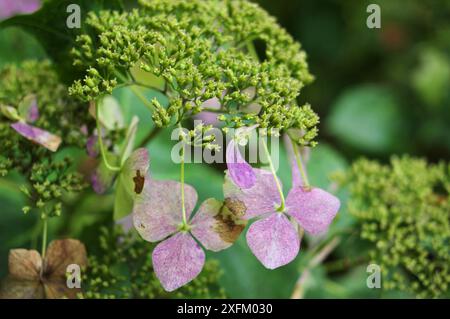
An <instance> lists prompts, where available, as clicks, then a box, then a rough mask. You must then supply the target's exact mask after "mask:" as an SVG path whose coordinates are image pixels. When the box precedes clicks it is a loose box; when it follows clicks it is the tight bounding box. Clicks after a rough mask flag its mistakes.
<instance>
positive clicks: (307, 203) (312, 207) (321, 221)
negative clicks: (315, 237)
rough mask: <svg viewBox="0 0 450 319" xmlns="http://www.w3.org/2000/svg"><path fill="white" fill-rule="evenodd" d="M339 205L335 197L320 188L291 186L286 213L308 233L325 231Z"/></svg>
mask: <svg viewBox="0 0 450 319" xmlns="http://www.w3.org/2000/svg"><path fill="white" fill-rule="evenodd" d="M339 206H340V201H339V199H338V198H337V197H335V196H333V195H332V194H330V193H328V192H326V191H324V190H322V189H320V188H312V189H306V188H303V187H297V188H293V189H292V190H291V191H290V192H289V195H288V197H287V199H286V208H287V214H289V215H291V216H293V217H294V218H295V219H296V220H297V222H298V223H299V224H300V226H302V227H303V228H304V229H305V231H307V232H308V233H310V234H320V233H323V232H325V231H326V230H327V229H328V226H329V225H330V223H331V222H332V220H333V218H334V217H335V216H336V214H337V212H338V210H339Z"/></svg>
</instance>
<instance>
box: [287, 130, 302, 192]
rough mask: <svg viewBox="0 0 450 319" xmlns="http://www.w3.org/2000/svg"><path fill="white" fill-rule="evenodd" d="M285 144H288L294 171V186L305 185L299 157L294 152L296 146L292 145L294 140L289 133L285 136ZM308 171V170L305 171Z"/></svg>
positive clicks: (289, 156)
mask: <svg viewBox="0 0 450 319" xmlns="http://www.w3.org/2000/svg"><path fill="white" fill-rule="evenodd" d="M284 142H285V143H284V145H286V151H287V155H288V158H289V162H290V164H291V172H292V188H295V187H300V186H303V185H304V183H303V178H302V175H301V173H300V170H299V168H298V163H297V159H296V157H295V153H294V147H293V146H292V141H291V139H290V138H289V136H288V135H285V136H284ZM305 172H306V171H305Z"/></svg>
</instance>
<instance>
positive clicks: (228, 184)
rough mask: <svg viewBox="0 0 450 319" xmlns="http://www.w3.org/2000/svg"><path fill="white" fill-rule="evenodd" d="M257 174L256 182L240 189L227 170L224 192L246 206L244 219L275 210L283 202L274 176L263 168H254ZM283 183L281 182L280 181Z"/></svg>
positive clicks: (226, 195)
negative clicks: (249, 186)
mask: <svg viewBox="0 0 450 319" xmlns="http://www.w3.org/2000/svg"><path fill="white" fill-rule="evenodd" d="M253 171H254V172H255V174H256V182H255V184H254V185H253V186H252V187H251V188H248V189H240V188H239V187H237V186H236V185H235V184H234V183H233V182H232V181H231V180H230V176H229V174H228V172H227V174H226V176H225V183H224V186H223V192H224V196H225V199H229V200H231V201H233V202H235V203H236V205H238V204H239V205H241V206H243V207H244V212H242V213H243V217H242V218H244V219H250V218H253V217H256V216H259V215H262V214H266V213H271V212H274V211H275V210H276V209H277V208H278V207H279V206H280V204H281V199H280V194H279V192H278V189H277V186H276V183H275V179H274V176H273V175H272V173H271V172H269V171H266V170H263V169H253ZM280 185H281V183H280Z"/></svg>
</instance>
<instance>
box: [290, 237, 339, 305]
mask: <svg viewBox="0 0 450 319" xmlns="http://www.w3.org/2000/svg"><path fill="white" fill-rule="evenodd" d="M340 242H341V238H340V237H335V238H333V239H332V240H331V241H330V242H329V243H328V244H327V245H326V246H325V247H323V248H322V249H321V250H320V251H319V252H318V253H317V254H316V255H315V256H314V257H313V258H312V259H311V260H310V261H309V263H308V265H307V266H306V267H305V268H304V269H303V271H302V274H301V275H300V277H299V278H298V280H297V282H296V283H295V287H294V291H293V292H292V295H291V299H302V298H303V296H304V293H305V288H304V286H305V284H306V282H307V281H308V280H309V278H310V277H311V269H313V268H314V267H316V266H317V265H319V264H321V263H322V262H323V261H324V260H325V259H326V258H327V257H328V256H329V255H330V254H331V253H332V252H333V250H334V249H335V248H336V247H337V246H338V245H339V243H340Z"/></svg>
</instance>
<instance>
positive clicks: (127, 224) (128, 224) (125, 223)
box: [116, 214, 133, 234]
mask: <svg viewBox="0 0 450 319" xmlns="http://www.w3.org/2000/svg"><path fill="white" fill-rule="evenodd" d="M116 224H117V225H120V226H122V229H123V231H124V232H125V234H126V233H128V232H129V231H130V230H131V229H132V228H133V215H132V214H129V215H127V216H125V217H123V218H121V219H119V220H118V221H116Z"/></svg>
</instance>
